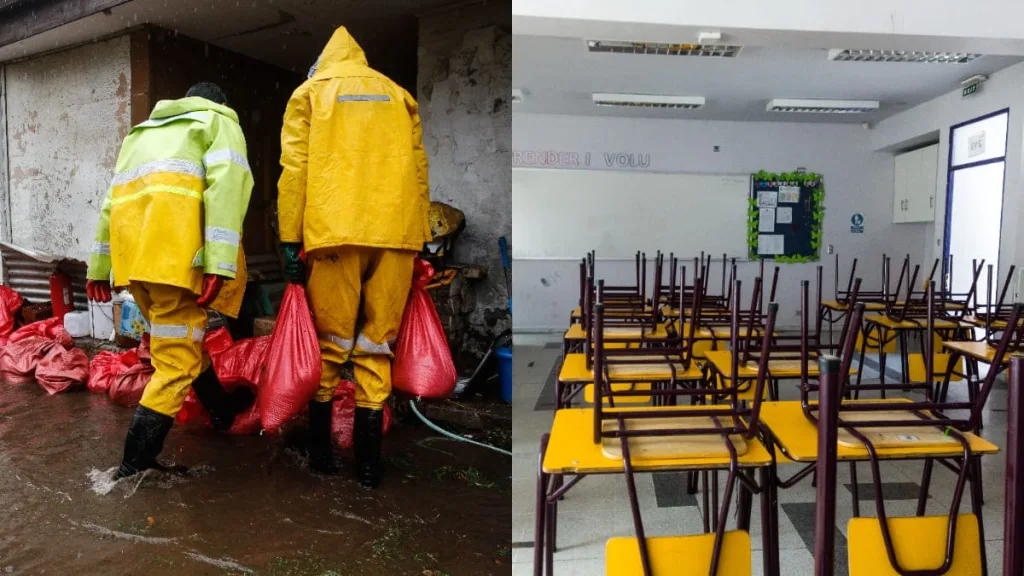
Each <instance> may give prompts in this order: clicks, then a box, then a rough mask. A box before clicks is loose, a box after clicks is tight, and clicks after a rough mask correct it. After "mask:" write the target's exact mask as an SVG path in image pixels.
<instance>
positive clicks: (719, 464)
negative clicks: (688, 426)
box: [543, 406, 771, 474]
mask: <svg viewBox="0 0 1024 576" xmlns="http://www.w3.org/2000/svg"><path fill="white" fill-rule="evenodd" d="M665 410H670V411H688V410H722V411H723V412H725V411H727V410H728V407H727V406H720V407H719V406H692V407H691V406H670V407H652V406H642V407H635V408H629V407H623V408H615V409H612V410H607V411H605V415H606V416H607V418H606V420H613V419H614V416H615V414H618V413H629V412H635V411H643V412H658V411H665ZM723 446H724V444H723ZM746 447H747V450H746V452H744V453H743V454H741V455H740V456H739V459H738V463H739V465H740V468H758V467H761V466H767V465H769V464H770V463H771V455H769V454H768V451H767V450H766V449H765V447H764V445H762V444H761V442H760V441H759V440H758V439H757V438H752V439H750V440H747V441H746ZM728 467H729V457H728V456H714V457H707V458H698V457H685V458H659V459H640V460H635V461H634V462H633V469H634V470H635V471H637V472H655V471H686V470H710V469H716V470H723V469H726V468H728ZM543 469H544V472H546V473H548V474H620V473H622V460H621V459H615V458H609V457H608V455H606V454H605V453H604V446H602V444H601V443H595V442H594V410H593V409H591V408H566V409H563V410H559V411H557V412H555V421H554V423H552V425H551V437H550V440H549V441H548V449H547V451H546V452H545V453H544V462H543Z"/></svg>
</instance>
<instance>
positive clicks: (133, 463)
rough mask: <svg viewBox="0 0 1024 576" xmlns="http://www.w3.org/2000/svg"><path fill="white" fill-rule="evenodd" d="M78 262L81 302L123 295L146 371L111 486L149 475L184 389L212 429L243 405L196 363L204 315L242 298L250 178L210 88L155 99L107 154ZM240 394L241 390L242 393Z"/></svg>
mask: <svg viewBox="0 0 1024 576" xmlns="http://www.w3.org/2000/svg"><path fill="white" fill-rule="evenodd" d="M115 170H116V173H115V174H114V178H113V180H112V182H111V185H110V188H109V190H108V191H107V195H106V197H105V199H104V201H103V207H102V210H101V212H100V220H99V224H98V225H97V230H96V239H95V243H94V244H93V248H92V254H91V256H90V261H89V271H88V284H87V291H88V293H89V298H90V299H92V300H96V301H101V302H109V301H110V299H111V294H110V290H111V283H110V275H111V270H113V283H114V286H118V287H122V286H127V287H128V290H129V291H130V292H131V294H132V296H133V298H134V299H135V303H136V304H137V305H138V306H139V309H140V310H141V311H142V314H143V316H144V317H145V318H146V320H148V321H149V324H150V337H151V343H150V348H151V350H150V351H151V356H152V362H153V367H154V368H155V372H154V374H153V377H152V379H151V380H150V382H149V384H148V385H147V386H146V389H145V392H144V393H143V395H142V401H141V402H140V404H139V406H138V407H137V408H136V410H135V415H134V417H133V418H132V422H131V425H130V427H129V428H128V437H127V439H126V441H125V448H124V458H123V459H122V461H121V465H120V466H119V467H118V470H117V477H118V478H123V477H126V476H131V475H133V474H135V473H137V472H140V471H142V470H145V469H147V468H159V467H161V466H160V465H159V464H158V463H157V461H156V456H157V455H158V454H159V453H160V451H161V450H162V449H163V443H164V439H165V438H166V436H167V433H168V431H170V429H171V425H172V424H173V423H174V417H175V415H176V414H177V413H178V411H179V410H181V406H182V404H183V403H184V401H185V396H186V395H187V394H188V391H189V387H190V386H191V387H192V388H193V389H194V390H195V392H196V396H197V397H198V399H199V401H200V402H201V403H202V404H203V406H204V407H205V408H206V409H207V411H208V412H209V413H210V416H211V420H212V422H213V425H214V427H216V428H218V429H227V428H230V427H231V424H232V422H233V421H234V418H235V415H236V414H238V413H239V412H240V411H242V410H243V409H245V408H246V407H247V406H248V405H249V404H251V403H252V401H253V396H252V393H251V392H248V391H246V390H242V391H241V392H236V393H233V394H230V395H229V394H227V393H226V392H225V391H224V389H223V388H222V387H221V385H220V382H218V381H217V377H216V375H215V374H214V372H213V368H212V367H211V365H210V359H209V357H208V356H207V355H206V354H204V352H203V338H204V336H205V334H206V326H207V313H206V310H204V308H210V309H214V310H217V311H220V312H222V313H224V314H226V315H229V316H237V314H238V311H239V308H240V307H241V304H242V297H243V295H244V292H245V282H246V274H245V258H244V255H243V253H242V249H241V233H242V223H243V221H244V220H245V213H246V211H247V209H248V207H249V195H250V193H251V192H252V186H253V177H252V172H251V171H250V169H249V163H248V161H247V160H246V146H245V137H244V136H243V134H242V129H241V127H240V126H239V123H238V115H237V114H235V111H234V110H232V109H231V108H229V107H228V106H227V98H226V97H225V96H224V93H223V91H222V90H221V89H220V88H219V87H217V86H216V85H214V84H210V83H205V82H204V83H200V84H196V85H195V86H193V87H192V88H190V89H189V91H188V92H187V94H186V97H185V98H182V99H178V100H162V101H160V102H158V103H157V104H156V106H155V107H154V108H153V112H152V114H151V115H150V117H149V120H147V121H145V122H142V123H141V124H139V125H137V126H135V127H133V128H132V129H131V131H130V132H129V133H128V136H127V137H126V138H125V140H124V143H123V144H122V146H121V152H120V154H119V155H118V159H117V165H116V169H115ZM244 388H245V387H244V386H243V387H242V389H244Z"/></svg>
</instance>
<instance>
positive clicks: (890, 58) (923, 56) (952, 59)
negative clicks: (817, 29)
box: [828, 48, 982, 64]
mask: <svg viewBox="0 0 1024 576" xmlns="http://www.w3.org/2000/svg"><path fill="white" fill-rule="evenodd" d="M981 56H982V55H981V54H971V53H969V52H915V51H911V50H848V49H843V48H835V49H832V50H829V51H828V59H829V60H834V61H836V62H917V63H922V64H928V63H938V64H967V63H968V62H971V61H972V60H977V59H978V58H981Z"/></svg>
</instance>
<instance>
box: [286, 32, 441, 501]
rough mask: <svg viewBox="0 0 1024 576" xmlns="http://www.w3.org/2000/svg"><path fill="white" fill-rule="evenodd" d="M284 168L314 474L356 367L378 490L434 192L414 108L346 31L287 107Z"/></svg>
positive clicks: (359, 418) (362, 463) (357, 431)
mask: <svg viewBox="0 0 1024 576" xmlns="http://www.w3.org/2000/svg"><path fill="white" fill-rule="evenodd" d="M281 166H282V173H281V179H280V181H279V182H278V219H279V221H278V224H279V233H280V240H281V248H282V252H283V253H284V259H285V272H286V276H287V277H288V279H289V280H290V281H292V282H306V283H307V286H308V293H309V299H310V304H311V306H312V311H313V320H314V323H315V324H316V328H317V332H318V335H319V340H320V350H321V355H322V363H323V366H322V376H321V381H320V388H319V389H318V390H317V392H316V396H315V397H314V399H313V401H312V402H310V405H309V422H310V439H309V453H310V466H311V467H312V468H313V470H315V471H318V472H322V473H333V472H335V471H336V467H335V465H334V462H333V460H332V456H331V452H332V451H331V445H332V444H331V399H332V397H333V396H334V389H335V388H336V387H337V385H338V382H339V380H340V376H341V374H340V370H341V366H342V364H344V363H346V362H348V361H351V362H352V365H353V369H354V372H355V379H356V398H355V401H356V411H355V423H354V428H353V436H354V440H353V448H354V451H355V457H356V472H357V478H358V480H359V482H360V484H361V485H363V486H365V487H369V488H373V487H376V486H377V485H378V484H379V482H380V456H381V440H382V435H383V428H382V427H383V412H382V406H383V404H384V402H385V400H387V398H388V396H389V395H390V393H391V360H392V353H393V350H394V344H395V339H396V338H397V337H398V329H399V326H400V325H401V322H402V312H403V310H404V308H405V301H406V298H407V297H408V294H409V288H410V286H411V284H412V271H413V259H414V258H415V256H416V254H417V253H418V252H419V251H420V250H422V248H423V245H424V243H425V242H427V241H429V240H430V238H431V236H430V225H429V221H428V217H427V214H428V209H429V205H430V188H429V184H428V180H427V155H426V152H425V151H424V149H423V143H422V130H421V125H420V117H419V113H418V107H417V104H416V101H415V100H414V99H413V97H412V96H411V95H409V93H408V92H406V91H405V90H404V89H402V88H401V87H400V86H399V85H398V84H396V83H395V82H393V81H392V80H390V79H389V78H387V77H386V76H384V75H383V74H381V73H380V72H377V71H376V70H374V69H372V68H370V67H369V65H368V64H367V61H366V56H365V55H364V53H363V50H362V48H360V47H359V44H357V43H356V41H355V40H354V39H353V38H352V36H351V35H350V34H349V33H348V31H347V30H346V29H345V28H344V27H340V28H338V29H337V30H336V31H335V32H334V35H333V36H332V37H331V39H330V41H329V42H328V43H327V46H326V47H325V48H324V50H323V52H322V53H321V55H320V58H319V59H318V60H317V62H316V64H314V66H313V67H312V68H311V69H310V71H309V75H308V78H307V80H306V81H305V82H303V83H302V85H300V86H299V87H298V89H296V90H295V92H294V93H293V94H292V96H291V99H290V100H289V102H288V107H287V109H286V111H285V115H284V126H283V128H282V130H281ZM303 249H304V250H305V252H306V262H305V264H304V263H303V261H302V260H301V259H300V252H301V251H302V250H303ZM306 267H308V268H309V270H308V278H307V274H306V270H305V268H306Z"/></svg>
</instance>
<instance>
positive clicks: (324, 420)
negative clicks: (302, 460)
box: [309, 400, 338, 475]
mask: <svg viewBox="0 0 1024 576" xmlns="http://www.w3.org/2000/svg"><path fill="white" fill-rule="evenodd" d="M333 404H334V401H333V400H328V401H327V402H317V401H316V400H313V401H311V402H310V403H309V468H310V469H311V470H312V471H313V472H316V473H318V474H331V475H333V474H337V473H338V467H337V466H336V465H335V464H334V446H333V445H332V444H333V442H332V439H331V416H332V409H333Z"/></svg>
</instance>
